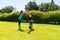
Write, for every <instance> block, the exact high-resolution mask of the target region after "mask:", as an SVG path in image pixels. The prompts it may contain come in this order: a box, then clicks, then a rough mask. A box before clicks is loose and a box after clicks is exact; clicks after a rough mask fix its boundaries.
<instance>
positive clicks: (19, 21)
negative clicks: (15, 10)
mask: <svg viewBox="0 0 60 40" xmlns="http://www.w3.org/2000/svg"><path fill="white" fill-rule="evenodd" d="M23 15H24V13H23V11H22V10H21V11H20V15H19V17H18V30H21V31H22V29H21V21H22V17H23Z"/></svg>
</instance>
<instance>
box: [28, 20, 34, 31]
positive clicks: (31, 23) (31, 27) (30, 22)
mask: <svg viewBox="0 0 60 40" xmlns="http://www.w3.org/2000/svg"><path fill="white" fill-rule="evenodd" d="M29 29H30V30H34V29H33V22H32V20H30V21H29Z"/></svg>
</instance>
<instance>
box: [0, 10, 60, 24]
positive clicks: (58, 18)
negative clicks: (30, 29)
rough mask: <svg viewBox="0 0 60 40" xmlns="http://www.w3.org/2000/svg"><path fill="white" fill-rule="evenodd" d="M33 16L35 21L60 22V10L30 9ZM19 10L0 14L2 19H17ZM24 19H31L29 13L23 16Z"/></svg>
mask: <svg viewBox="0 0 60 40" xmlns="http://www.w3.org/2000/svg"><path fill="white" fill-rule="evenodd" d="M30 13H31V14H32V16H33V21H34V22H35V23H49V22H54V23H56V22H58V23H60V11H49V12H40V11H30ZM18 16H19V12H14V13H11V14H7V13H3V14H1V15H0V21H17V18H18ZM23 20H29V17H28V15H24V16H23Z"/></svg>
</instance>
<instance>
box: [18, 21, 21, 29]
mask: <svg viewBox="0 0 60 40" xmlns="http://www.w3.org/2000/svg"><path fill="white" fill-rule="evenodd" d="M18 29H21V20H19V21H18Z"/></svg>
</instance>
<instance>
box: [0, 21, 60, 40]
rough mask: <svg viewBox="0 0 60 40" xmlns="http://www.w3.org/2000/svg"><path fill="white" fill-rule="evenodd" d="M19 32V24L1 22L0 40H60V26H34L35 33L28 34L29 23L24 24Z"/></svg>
mask: <svg viewBox="0 0 60 40" xmlns="http://www.w3.org/2000/svg"><path fill="white" fill-rule="evenodd" d="M21 25H22V29H23V30H24V31H19V30H18V24H17V22H2V21H0V40H60V25H52V24H33V28H34V31H32V32H31V33H28V31H29V28H28V26H29V23H22V24H21Z"/></svg>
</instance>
